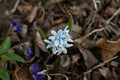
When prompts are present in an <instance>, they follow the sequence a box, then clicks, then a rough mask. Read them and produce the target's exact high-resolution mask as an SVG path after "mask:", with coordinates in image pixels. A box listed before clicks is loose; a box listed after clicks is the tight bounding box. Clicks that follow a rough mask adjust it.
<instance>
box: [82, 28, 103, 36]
mask: <svg viewBox="0 0 120 80" xmlns="http://www.w3.org/2000/svg"><path fill="white" fill-rule="evenodd" d="M103 30H104V28H101V29H95V30H93V31H91V32H90V33H89V34H87V35H86V36H85V37H84V38H87V37H89V36H90V35H92V34H93V33H95V32H100V31H103Z"/></svg>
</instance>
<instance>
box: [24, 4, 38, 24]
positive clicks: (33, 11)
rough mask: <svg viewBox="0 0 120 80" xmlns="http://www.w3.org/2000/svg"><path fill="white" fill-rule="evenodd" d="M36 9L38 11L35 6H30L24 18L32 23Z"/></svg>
mask: <svg viewBox="0 0 120 80" xmlns="http://www.w3.org/2000/svg"><path fill="white" fill-rule="evenodd" d="M37 11H38V8H37V7H36V6H35V7H33V8H32V10H31V12H30V14H29V15H28V16H27V17H26V20H27V21H28V22H29V23H32V22H33V20H34V19H35V17H36V16H37Z"/></svg>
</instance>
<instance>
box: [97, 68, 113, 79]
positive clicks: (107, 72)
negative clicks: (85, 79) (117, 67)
mask: <svg viewBox="0 0 120 80" xmlns="http://www.w3.org/2000/svg"><path fill="white" fill-rule="evenodd" d="M98 70H99V71H100V73H101V74H102V75H103V76H104V77H105V80H114V77H113V75H112V72H111V71H110V70H109V68H106V67H103V68H101V69H98Z"/></svg>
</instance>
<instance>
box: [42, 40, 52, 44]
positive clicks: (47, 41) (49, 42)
mask: <svg viewBox="0 0 120 80" xmlns="http://www.w3.org/2000/svg"><path fill="white" fill-rule="evenodd" d="M44 41H45V42H46V43H48V44H51V43H52V42H51V41H49V40H47V39H45V40H44Z"/></svg>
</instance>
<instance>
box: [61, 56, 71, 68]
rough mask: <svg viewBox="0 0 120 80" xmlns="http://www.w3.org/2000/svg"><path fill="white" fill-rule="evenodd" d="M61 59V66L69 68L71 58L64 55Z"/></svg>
mask: <svg viewBox="0 0 120 80" xmlns="http://www.w3.org/2000/svg"><path fill="white" fill-rule="evenodd" d="M60 59H61V61H60V65H61V66H62V67H67V66H69V64H70V57H68V56H66V55H63V56H60Z"/></svg>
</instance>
